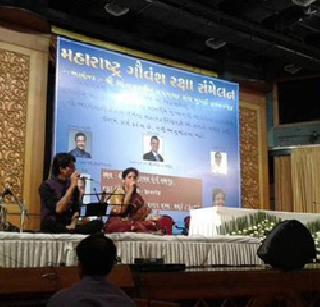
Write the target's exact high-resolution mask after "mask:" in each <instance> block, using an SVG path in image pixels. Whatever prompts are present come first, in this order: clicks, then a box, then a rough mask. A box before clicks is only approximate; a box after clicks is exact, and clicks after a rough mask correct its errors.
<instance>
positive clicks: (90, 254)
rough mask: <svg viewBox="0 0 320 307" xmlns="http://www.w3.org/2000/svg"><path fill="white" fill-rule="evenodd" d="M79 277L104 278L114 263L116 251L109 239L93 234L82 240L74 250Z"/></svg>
mask: <svg viewBox="0 0 320 307" xmlns="http://www.w3.org/2000/svg"><path fill="white" fill-rule="evenodd" d="M76 252H77V256H78V259H79V267H80V276H81V277H83V276H86V275H89V276H97V275H98V276H106V275H108V274H109V273H110V272H111V270H112V267H113V265H114V264H115V262H116V257H117V250H116V246H115V245H114V243H113V242H112V240H111V239H109V238H107V237H105V236H104V235H103V234H94V235H90V236H88V237H86V238H85V239H83V240H82V241H81V242H80V243H79V245H78V246H77V248H76Z"/></svg>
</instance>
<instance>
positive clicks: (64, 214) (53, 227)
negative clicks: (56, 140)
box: [39, 153, 80, 232]
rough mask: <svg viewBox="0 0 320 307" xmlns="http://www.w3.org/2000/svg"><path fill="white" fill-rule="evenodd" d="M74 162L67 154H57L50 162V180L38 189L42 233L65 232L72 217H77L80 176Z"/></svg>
mask: <svg viewBox="0 0 320 307" xmlns="http://www.w3.org/2000/svg"><path fill="white" fill-rule="evenodd" d="M75 161H76V159H75V158H74V157H73V156H72V155H71V154H69V153H58V154H57V155H56V156H55V157H54V159H53V162H52V170H51V172H52V177H51V179H48V180H46V181H44V182H43V183H42V184H41V185H40V187H39V194H40V201H41V224H40V229H41V230H42V231H47V232H65V231H66V230H67V229H66V227H67V226H68V225H70V223H71V219H72V217H76V216H78V215H79V202H80V191H79V188H78V180H79V176H80V174H79V173H78V172H77V171H76V169H75V165H74V163H75Z"/></svg>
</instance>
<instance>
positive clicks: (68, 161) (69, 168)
mask: <svg viewBox="0 0 320 307" xmlns="http://www.w3.org/2000/svg"><path fill="white" fill-rule="evenodd" d="M75 162H76V159H75V157H74V156H72V155H71V154H69V153H66V152H61V153H57V154H56V156H55V157H54V158H53V161H52V169H51V172H52V176H53V177H57V176H58V175H60V174H62V173H63V174H65V175H66V177H70V176H69V175H71V174H72V173H73V172H74V170H75V166H74V163H75Z"/></svg>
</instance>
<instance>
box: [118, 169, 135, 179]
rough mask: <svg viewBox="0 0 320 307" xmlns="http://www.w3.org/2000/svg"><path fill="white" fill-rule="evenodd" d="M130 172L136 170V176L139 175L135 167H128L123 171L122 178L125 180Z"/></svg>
mask: <svg viewBox="0 0 320 307" xmlns="http://www.w3.org/2000/svg"><path fill="white" fill-rule="evenodd" d="M130 172H134V173H135V175H136V177H138V176H139V171H138V170H137V169H135V168H134V167H128V168H126V169H125V170H124V171H123V172H122V173H121V178H122V179H123V180H124V179H126V177H127V176H128V175H129V173H130Z"/></svg>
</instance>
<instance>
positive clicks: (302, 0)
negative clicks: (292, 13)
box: [292, 0, 316, 6]
mask: <svg viewBox="0 0 320 307" xmlns="http://www.w3.org/2000/svg"><path fill="white" fill-rule="evenodd" d="M315 1H316V0H292V3H293V4H295V5H299V6H309V5H310V4H312V3H313V2H315Z"/></svg>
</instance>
